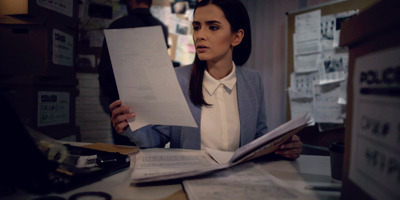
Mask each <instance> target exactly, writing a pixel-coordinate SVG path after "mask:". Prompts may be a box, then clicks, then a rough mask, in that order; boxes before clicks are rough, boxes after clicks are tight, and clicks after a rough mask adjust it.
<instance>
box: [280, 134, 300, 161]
mask: <svg viewBox="0 0 400 200" xmlns="http://www.w3.org/2000/svg"><path fill="white" fill-rule="evenodd" d="M302 146H303V143H302V142H301V141H300V137H299V136H297V135H294V136H292V139H291V140H288V142H286V143H285V144H282V145H281V147H280V148H279V149H278V150H276V151H275V154H278V155H281V156H284V157H286V158H291V159H297V158H299V157H300V153H301V150H302V149H301V147H302Z"/></svg>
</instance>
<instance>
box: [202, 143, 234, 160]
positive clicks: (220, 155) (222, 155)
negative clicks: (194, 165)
mask: <svg viewBox="0 0 400 200" xmlns="http://www.w3.org/2000/svg"><path fill="white" fill-rule="evenodd" d="M206 152H207V153H208V155H210V157H212V158H213V159H214V160H215V161H217V163H218V164H222V163H228V162H229V160H230V159H231V158H232V156H233V154H234V153H235V152H234V151H220V150H216V149H210V148H207V147H206Z"/></svg>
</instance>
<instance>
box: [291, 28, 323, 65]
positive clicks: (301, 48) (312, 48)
mask: <svg viewBox="0 0 400 200" xmlns="http://www.w3.org/2000/svg"><path fill="white" fill-rule="evenodd" d="M298 37H299V36H298V35H297V34H296V33H294V34H293V55H294V56H295V57H294V59H296V56H298V55H304V54H312V53H318V52H321V41H320V40H319V39H317V40H307V41H302V42H300V41H299V39H298Z"/></svg>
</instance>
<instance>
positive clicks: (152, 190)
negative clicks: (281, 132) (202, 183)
mask: <svg viewBox="0 0 400 200" xmlns="http://www.w3.org/2000/svg"><path fill="white" fill-rule="evenodd" d="M145 151H185V150H183V149H146V150H145ZM131 158H132V159H131V167H130V168H129V169H128V170H125V171H123V172H120V173H118V174H115V175H113V176H110V177H107V178H105V179H103V180H101V181H98V182H96V183H93V184H91V185H87V186H84V187H81V188H78V189H75V190H72V191H70V192H67V193H63V194H50V195H51V196H61V197H64V198H65V199H68V198H69V197H70V196H72V195H73V194H76V193H78V192H87V191H102V192H106V193H108V194H110V195H111V196H112V197H113V200H119V199H121V200H127V199H141V200H144V199H163V200H180V199H182V200H184V199H187V197H186V194H185V193H184V191H183V188H182V185H181V184H170V185H158V186H157V185H154V186H146V187H134V186H130V182H129V178H130V175H131V174H132V172H133V170H134V163H135V156H131ZM254 162H256V163H259V164H261V165H262V166H263V167H264V168H265V169H266V170H268V171H269V172H270V173H271V174H273V175H274V176H276V177H277V178H279V179H281V180H282V181H284V182H285V183H287V184H288V185H290V186H291V187H294V188H296V189H297V190H298V191H300V192H302V193H304V194H307V195H309V196H310V197H311V196H313V197H317V198H318V199H329V200H334V199H340V192H333V191H316V190H307V189H305V188H304V187H305V186H307V185H320V186H329V185H332V184H337V183H335V182H333V181H332V179H331V172H330V158H329V157H328V156H309V155H302V156H300V158H299V159H297V160H295V161H288V160H272V161H265V158H263V157H261V158H258V159H255V160H254ZM35 197H38V196H36V195H32V194H29V193H27V192H25V191H21V190H18V191H17V193H15V194H13V195H11V196H7V197H0V200H2V199H33V198H35Z"/></svg>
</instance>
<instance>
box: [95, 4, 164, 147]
mask: <svg viewBox="0 0 400 200" xmlns="http://www.w3.org/2000/svg"><path fill="white" fill-rule="evenodd" d="M157 25H161V26H162V29H163V32H164V37H165V42H166V44H167V47H168V28H167V26H165V25H164V24H163V23H162V22H161V21H160V20H158V19H157V18H155V17H153V16H152V15H151V13H150V10H149V9H147V8H136V9H132V10H129V9H128V15H127V16H124V17H121V18H119V19H117V20H115V21H114V22H113V23H111V25H110V26H109V28H108V29H123V28H137V27H146V26H157ZM132 37H134V35H133V36H132ZM121 51H124V49H121ZM98 72H99V83H100V91H101V92H100V101H101V104H102V106H103V109H104V110H105V111H106V112H107V113H109V114H111V113H110V108H109V104H111V103H112V102H114V101H116V100H118V99H119V95H118V89H117V85H116V82H115V77H114V72H113V69H112V65H111V60H110V54H109V52H108V47H107V41H106V39H104V42H103V47H102V51H101V58H100V63H99V66H98ZM112 135H113V139H114V144H119V145H134V143H132V142H130V141H129V139H128V138H127V137H125V136H121V135H119V134H118V133H116V132H115V129H114V128H112Z"/></svg>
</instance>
